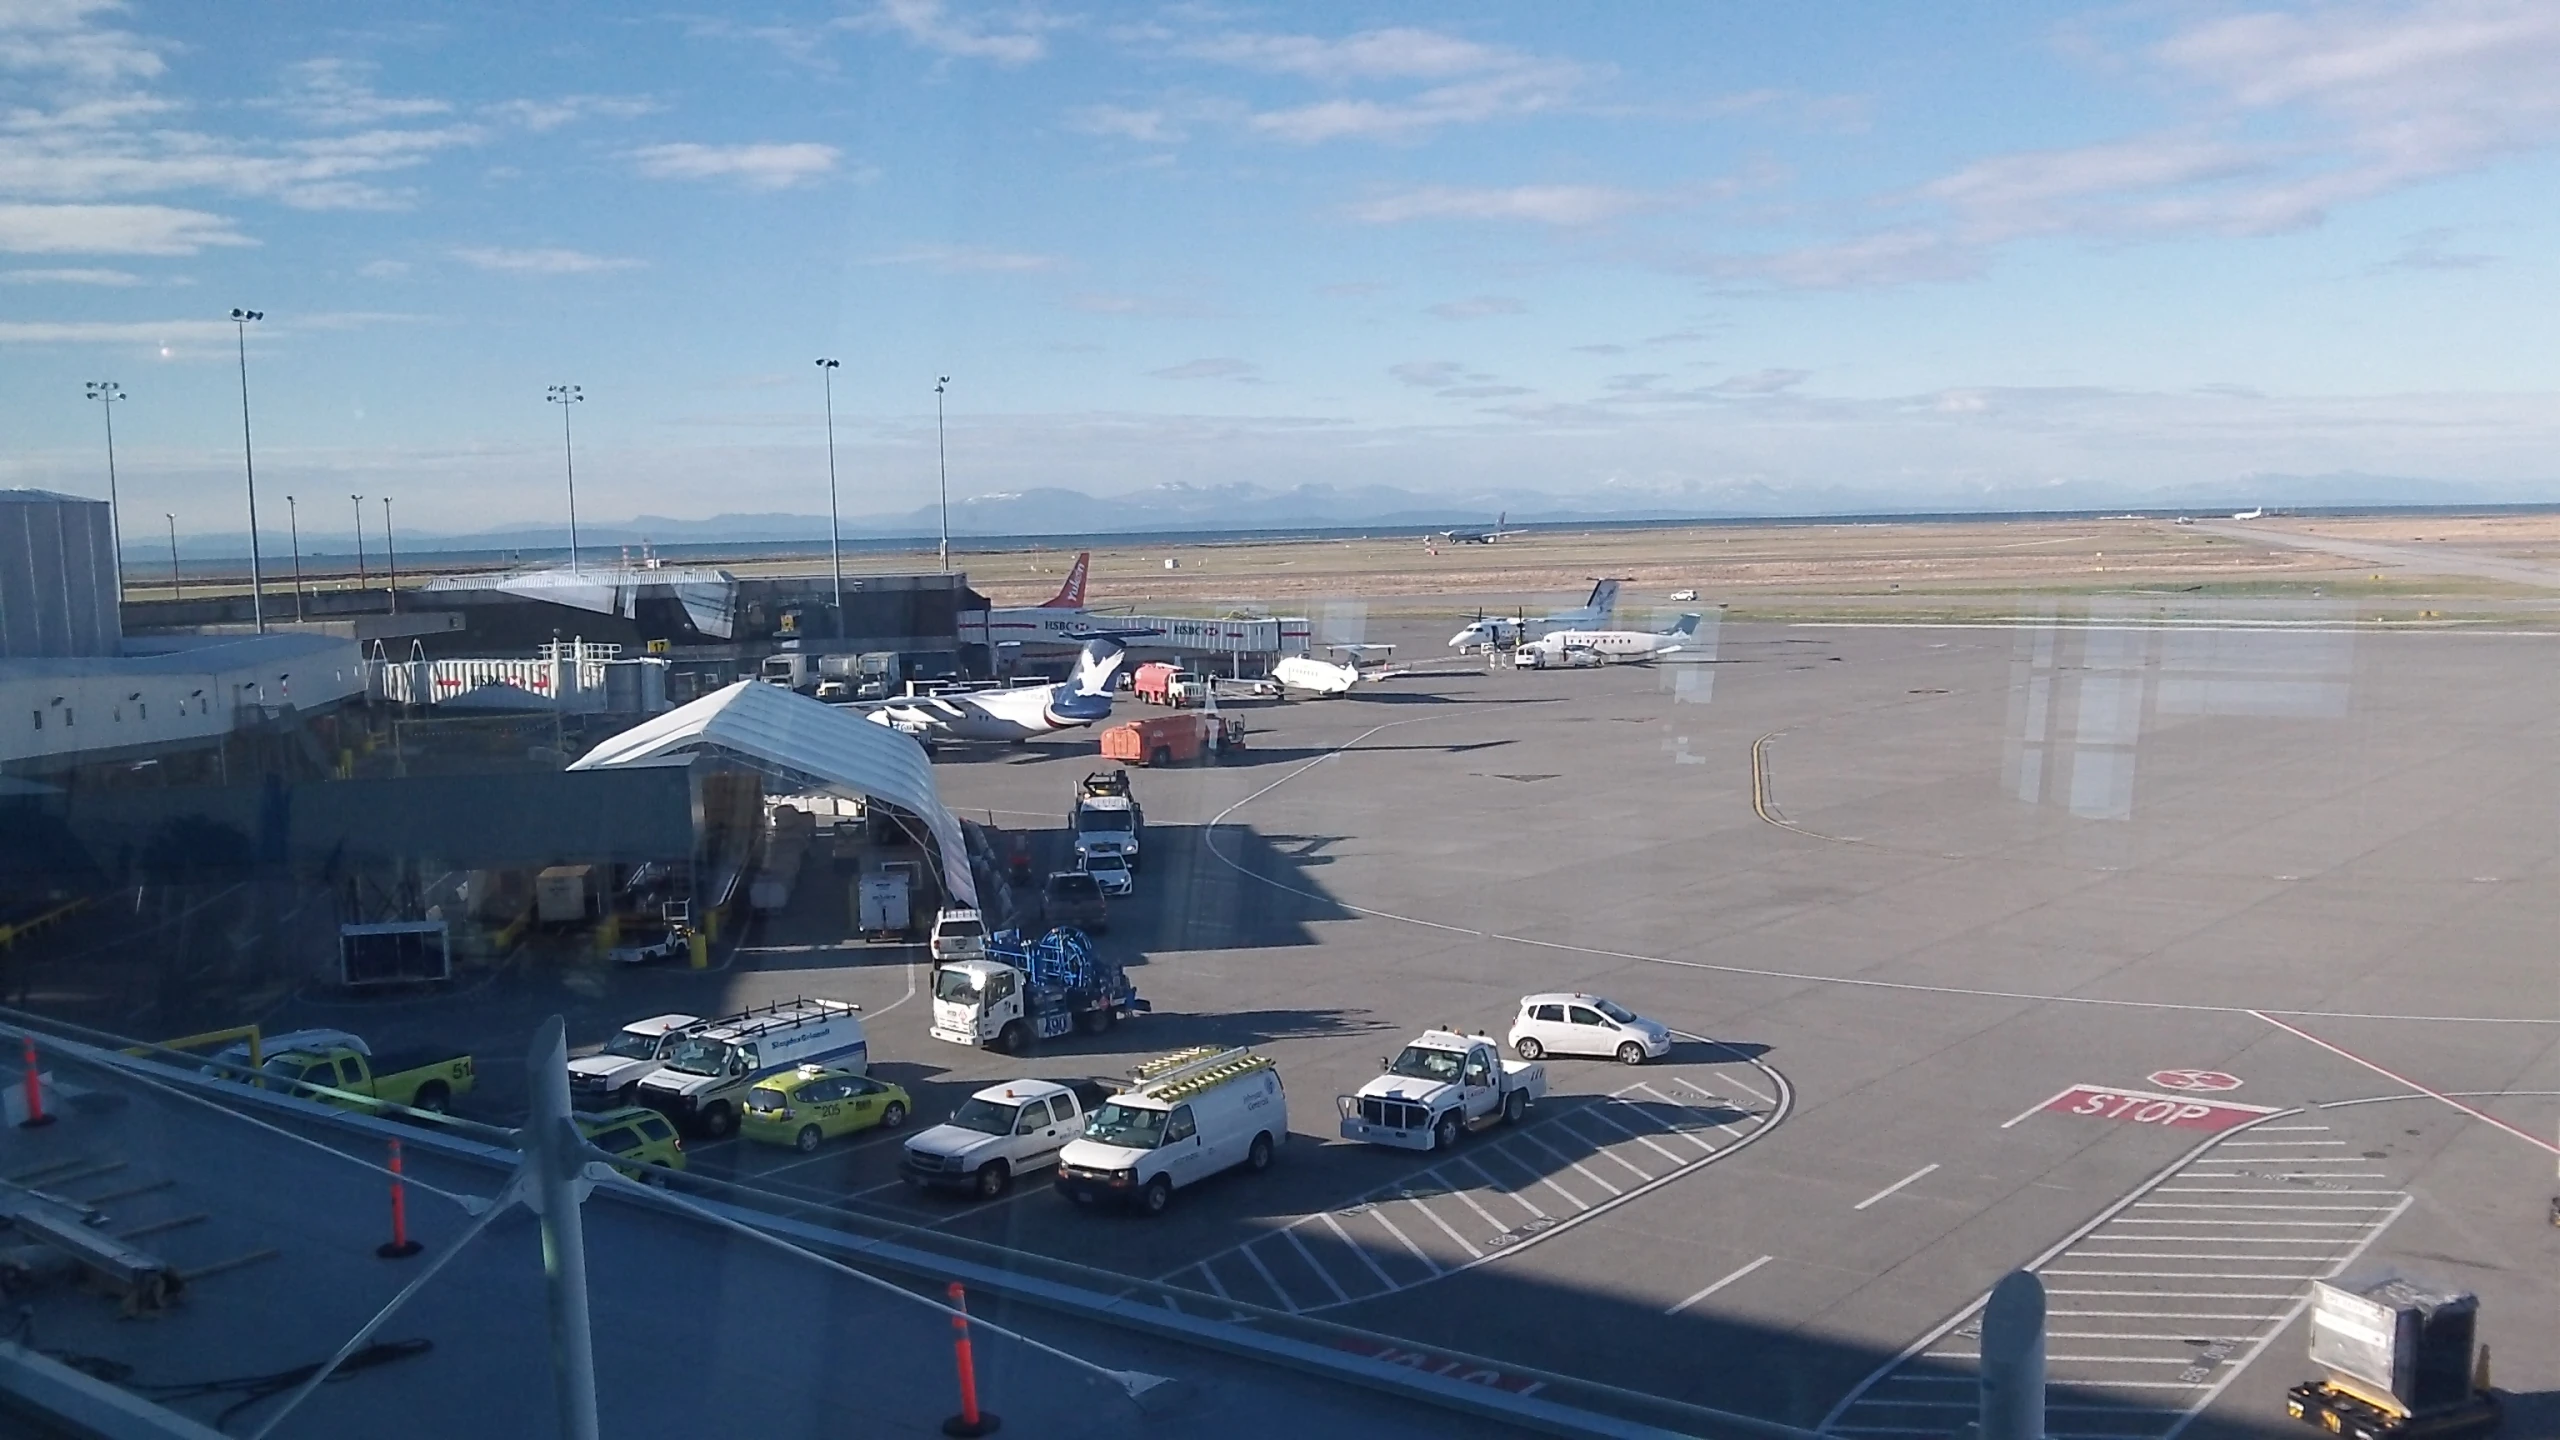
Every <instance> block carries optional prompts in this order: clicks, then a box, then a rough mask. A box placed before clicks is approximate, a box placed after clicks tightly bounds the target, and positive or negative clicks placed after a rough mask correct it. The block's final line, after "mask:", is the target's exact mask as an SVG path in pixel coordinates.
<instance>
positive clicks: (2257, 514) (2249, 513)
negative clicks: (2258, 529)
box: [2231, 505, 2267, 520]
mask: <svg viewBox="0 0 2560 1440" xmlns="http://www.w3.org/2000/svg"><path fill="white" fill-rule="evenodd" d="M2266 513H2267V507H2266V506H2264V505H2260V506H2256V507H2254V508H2252V509H2248V510H2243V511H2241V512H2240V513H2238V514H2236V515H2234V516H2232V517H2231V518H2232V519H2234V520H2256V519H2259V518H2261V517H2263V516H2264V515H2265V514H2266Z"/></svg>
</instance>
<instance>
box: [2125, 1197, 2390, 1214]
mask: <svg viewBox="0 0 2560 1440" xmlns="http://www.w3.org/2000/svg"><path fill="white" fill-rule="evenodd" d="M2135 1208H2136V1209H2141V1210H2291V1211H2294V1212H2296V1213H2301V1212H2306V1211H2307V1212H2310V1213H2313V1214H2330V1215H2363V1214H2369V1213H2371V1212H2373V1211H2377V1210H2388V1209H2390V1208H2391V1207H2390V1206H2388V1205H2235V1204H2232V1203H2231V1202H2229V1201H2227V1200H2225V1201H2214V1200H2145V1201H2143V1202H2142V1203H2141V1204H2140V1205H2138V1206H2136V1207H2135Z"/></svg>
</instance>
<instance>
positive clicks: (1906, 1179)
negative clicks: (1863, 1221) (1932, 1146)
mask: <svg viewBox="0 0 2560 1440" xmlns="http://www.w3.org/2000/svg"><path fill="white" fill-rule="evenodd" d="M1937 1168H1938V1166H1937V1162H1935V1161H1931V1162H1930V1163H1928V1164H1926V1165H1923V1166H1921V1167H1920V1168H1919V1169H1917V1170H1914V1171H1912V1172H1911V1173H1910V1174H1908V1175H1905V1176H1903V1177H1902V1178H1901V1179H1899V1180H1896V1181H1894V1182H1893V1183H1892V1184H1890V1185H1887V1186H1886V1187H1884V1188H1883V1189H1881V1190H1879V1191H1877V1192H1876V1193H1874V1194H1873V1195H1870V1196H1868V1197H1867V1198H1866V1199H1864V1200H1861V1201H1859V1202H1858V1203H1857V1204H1855V1205H1852V1206H1850V1207H1849V1208H1850V1209H1852V1210H1864V1209H1866V1208H1867V1207H1868V1206H1870V1205H1873V1204H1874V1203H1876V1202H1877V1201H1879V1200H1882V1199H1883V1198H1885V1197H1886V1196H1888V1195H1890V1194H1892V1193H1893V1192H1895V1191H1896V1190H1899V1189H1901V1188H1902V1187H1903V1186H1905V1185H1909V1184H1913V1183H1915V1182H1916V1181H1918V1180H1920V1179H1921V1178H1922V1177H1923V1176H1925V1175H1927V1174H1928V1173H1929V1172H1930V1171H1932V1170H1935V1169H1937Z"/></svg>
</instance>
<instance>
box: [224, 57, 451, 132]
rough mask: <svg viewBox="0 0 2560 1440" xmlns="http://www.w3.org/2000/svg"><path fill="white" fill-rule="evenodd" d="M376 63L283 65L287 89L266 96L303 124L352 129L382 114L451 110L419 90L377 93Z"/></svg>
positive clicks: (413, 116)
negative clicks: (416, 94)
mask: <svg viewBox="0 0 2560 1440" xmlns="http://www.w3.org/2000/svg"><path fill="white" fill-rule="evenodd" d="M374 69H375V67H374V66H373V65H371V64H368V63H366V62H364V61H360V60H345V59H331V58H321V59H315V60H301V61H296V62H295V63H293V64H291V65H288V66H286V67H285V76H286V80H287V83H288V87H289V88H288V89H287V90H286V92H285V93H284V94H283V95H282V96H281V97H279V98H277V99H275V100H272V101H268V102H265V103H267V104H269V105H271V106H272V107H273V108H276V109H279V110H282V111H284V112H285V113H286V114H289V115H291V116H293V117H294V118H295V119H297V120H300V121H301V122H302V123H304V124H306V125H313V126H320V127H324V128H328V129H355V128H358V127H361V126H366V125H379V124H381V123H382V122H384V121H386V120H417V119H423V118H425V117H427V116H431V115H443V114H447V113H449V112H450V111H451V110H452V109H453V106H452V105H451V104H450V103H448V102H446V101H443V100H434V99H428V98H425V97H423V96H420V97H411V98H405V99H404V98H399V97H395V96H389V95H381V94H377V93H375V91H374V88H373V85H372V76H373V72H374Z"/></svg>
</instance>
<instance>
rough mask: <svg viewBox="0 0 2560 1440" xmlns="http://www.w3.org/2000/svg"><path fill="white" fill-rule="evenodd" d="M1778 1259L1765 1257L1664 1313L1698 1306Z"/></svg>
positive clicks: (1669, 1313) (1672, 1313) (1673, 1313)
mask: <svg viewBox="0 0 2560 1440" xmlns="http://www.w3.org/2000/svg"><path fill="white" fill-rule="evenodd" d="M1777 1258H1778V1257H1777V1256H1775V1255H1763V1256H1761V1257H1760V1258H1759V1259H1757V1260H1754V1261H1752V1262H1751V1263H1750V1264H1748V1265H1745V1266H1743V1267H1742V1268H1741V1269H1739V1270H1736V1271H1734V1272H1733V1273H1732V1274H1730V1275H1727V1276H1726V1277H1724V1278H1723V1279H1721V1280H1719V1281H1717V1282H1716V1283H1714V1284H1713V1285H1710V1286H1708V1287H1707V1288H1706V1289H1704V1290H1701V1291H1699V1292H1698V1293H1697V1294H1695V1295H1692V1296H1690V1297H1689V1298H1688V1299H1686V1300H1683V1301H1681V1302H1680V1303H1679V1304H1677V1305H1673V1306H1670V1307H1668V1308H1666V1309H1665V1310H1664V1311H1663V1312H1662V1313H1663V1314H1665V1315H1677V1314H1679V1313H1680V1312H1681V1311H1683V1310H1686V1309H1688V1308H1689V1307H1690V1306H1692V1305H1695V1304H1697V1303H1698V1302H1699V1301H1701V1300H1704V1299H1706V1298H1707V1297H1708V1296H1710V1295H1713V1294H1714V1293H1716V1292H1717V1291H1719V1290H1721V1289H1723V1288H1724V1287H1726V1286H1727V1285H1730V1284H1732V1283H1733V1282H1734V1281H1736V1280H1739V1279H1741V1278H1742V1277H1743V1276H1745V1275H1748V1274H1750V1273H1751V1272H1752V1271H1754V1270H1757V1269H1759V1268H1760V1267H1761V1266H1763V1265H1766V1264H1768V1263H1769V1262H1770V1261H1772V1260H1775V1259H1777Z"/></svg>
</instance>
